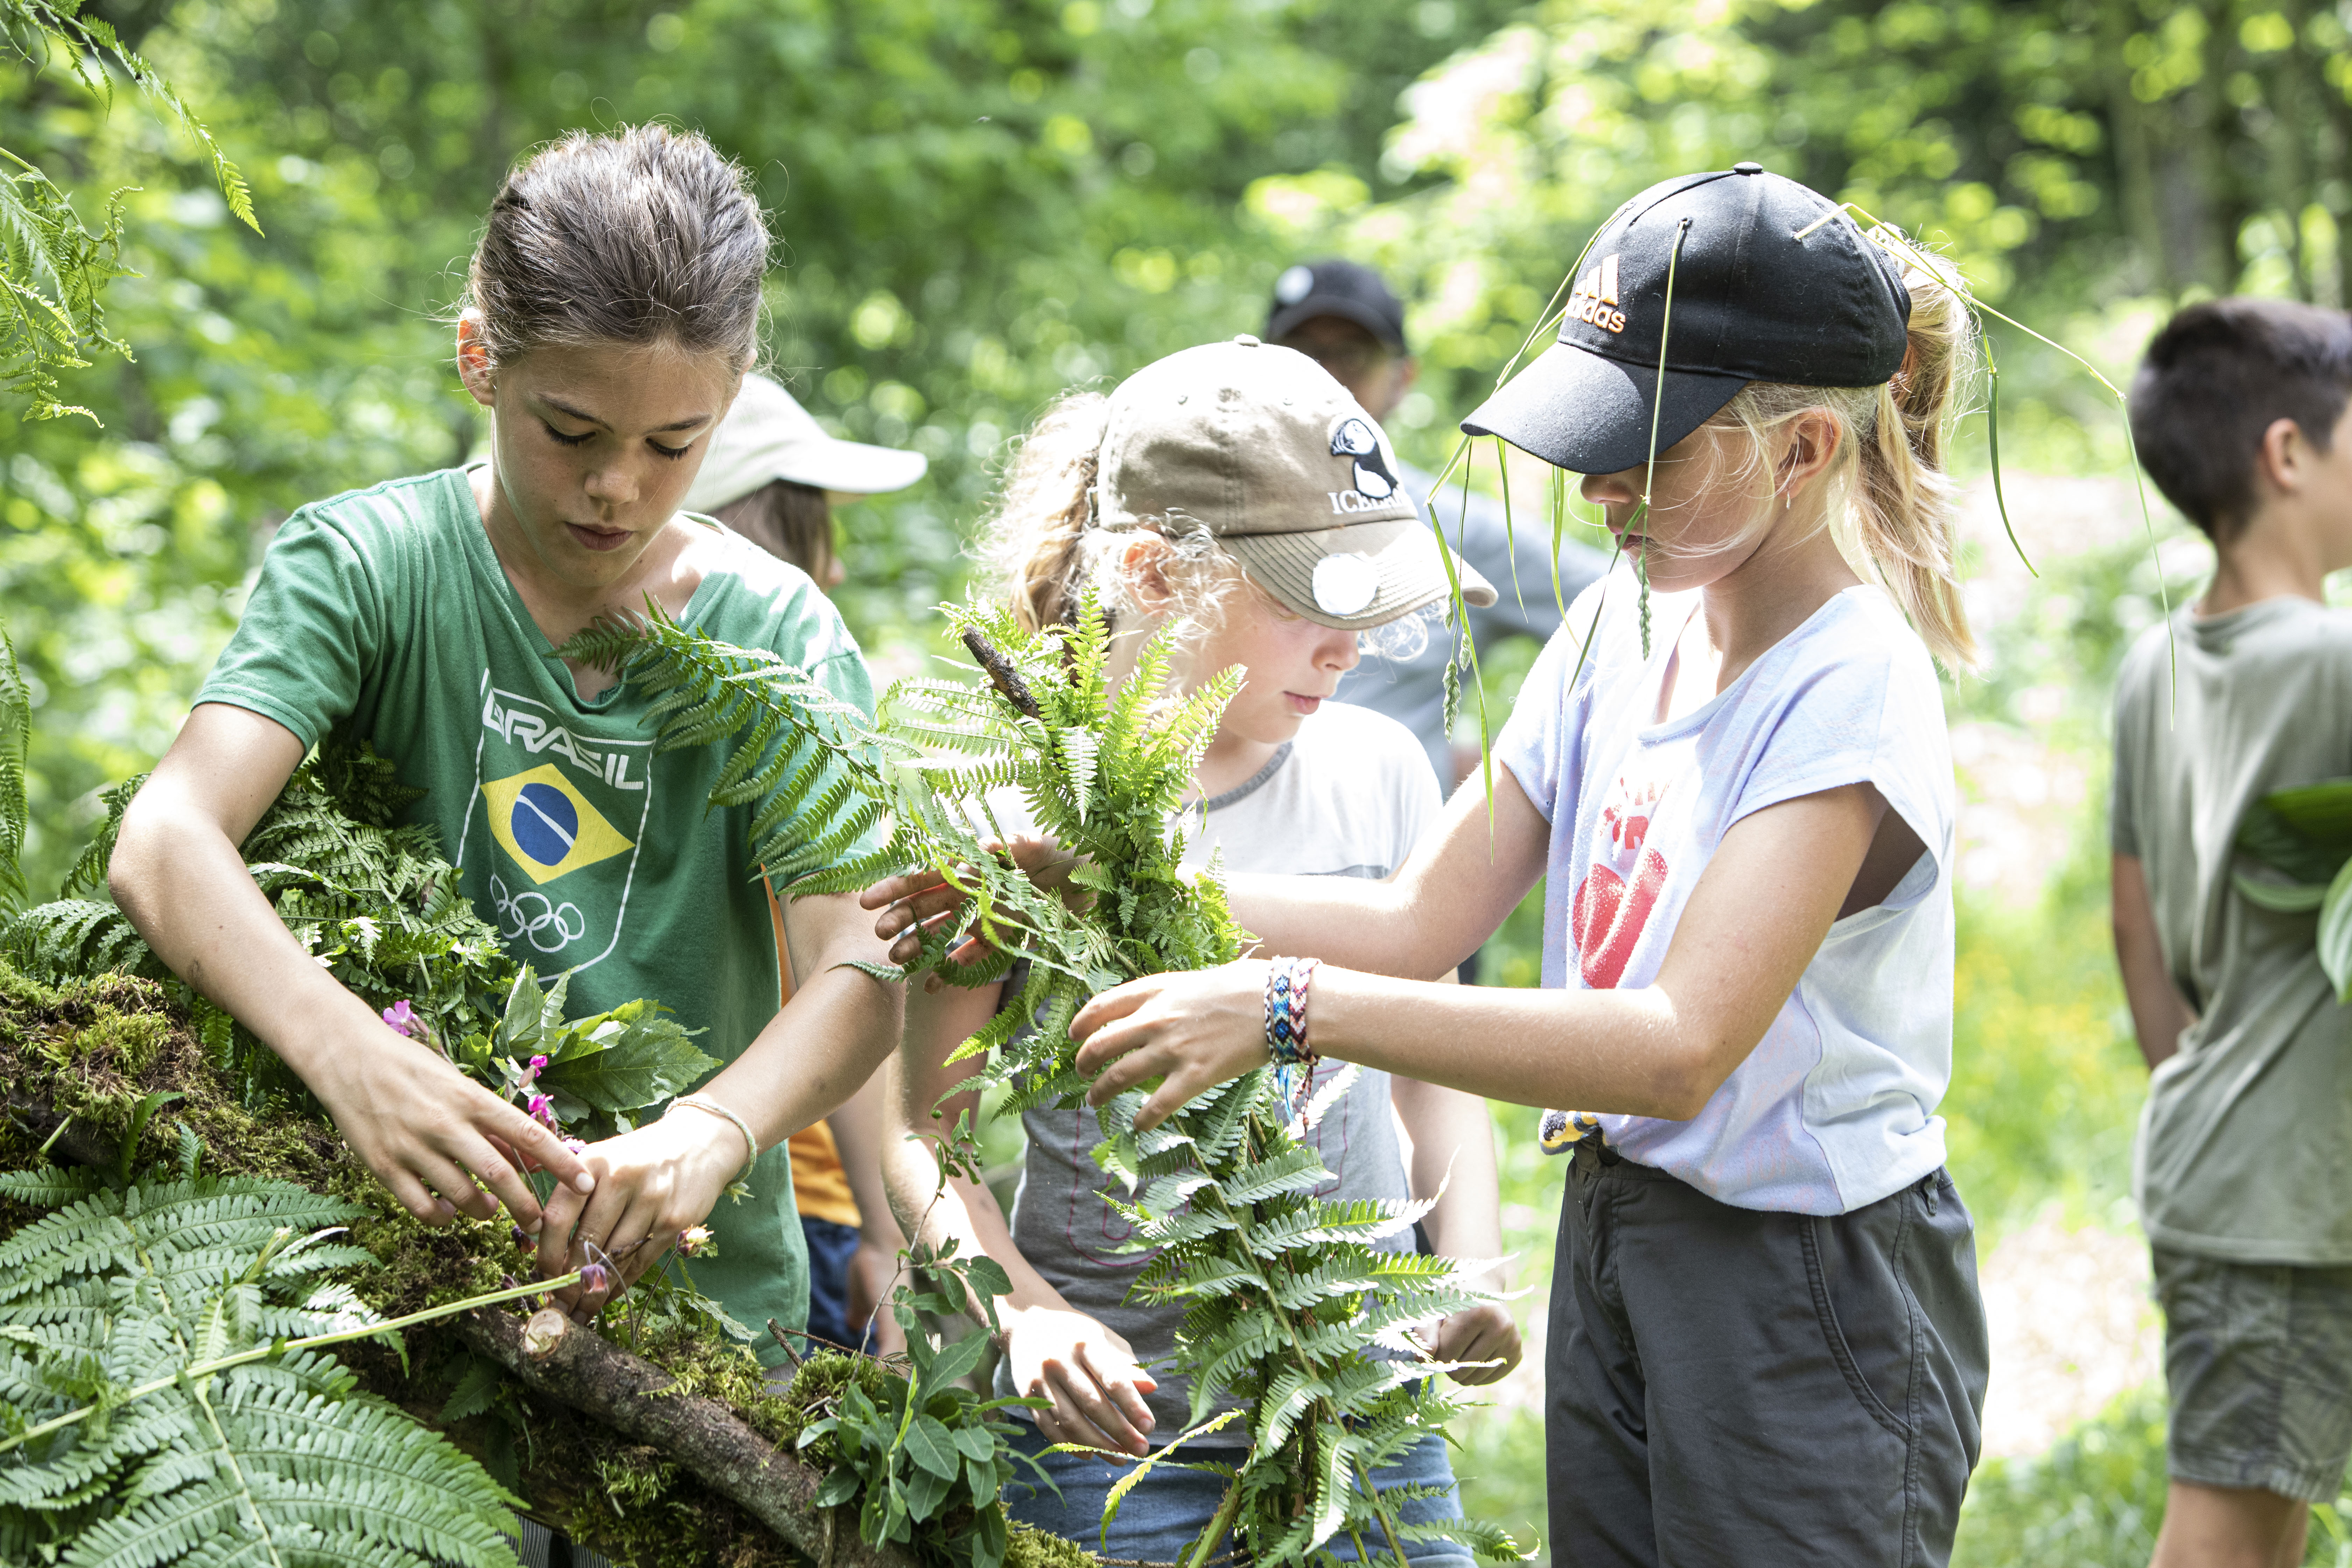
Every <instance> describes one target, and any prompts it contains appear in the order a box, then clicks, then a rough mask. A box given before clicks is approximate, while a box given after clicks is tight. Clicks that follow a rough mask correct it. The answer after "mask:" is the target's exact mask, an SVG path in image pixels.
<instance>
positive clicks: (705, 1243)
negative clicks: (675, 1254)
mask: <svg viewBox="0 0 2352 1568" xmlns="http://www.w3.org/2000/svg"><path fill="white" fill-rule="evenodd" d="M709 1247H710V1227H709V1226H707V1225H690V1226H687V1227H686V1228H685V1229H684V1230H681V1231H679V1232H678V1233H677V1249H678V1250H679V1251H680V1252H683V1253H685V1254H686V1255H687V1256H688V1258H699V1257H701V1256H702V1254H703V1253H704V1252H706V1251H707V1250H709Z"/></svg>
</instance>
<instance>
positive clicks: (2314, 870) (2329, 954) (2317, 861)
mask: <svg viewBox="0 0 2352 1568" xmlns="http://www.w3.org/2000/svg"><path fill="white" fill-rule="evenodd" d="M2237 849H2238V852H2239V853H2240V854H2242V855H2244V856H2246V857H2248V858H2251V859H2253V860H2255V861H2257V862H2259V863H2261V864H2262V865H2264V866H2267V867H2269V868H2271V869H2272V870H2273V871H2277V872H2279V873H2281V874H2282V875H2283V876H2284V877H2285V878H2286V879H2287V880H2285V881H2284V882H2279V881H2273V880H2270V879H2266V878H2260V877H2251V876H2248V875H2247V874H2246V873H2245V872H2243V871H2239V872H2235V873H2233V874H2232V875H2231V879H2230V882H2231V886H2232V887H2234V888H2236V889H2237V890H2238V892H2239V893H2240V895H2241V896H2242V897H2243V898H2244V899H2245V900H2246V901H2247V902H2249V903H2251V904H2253V905H2255V906H2256V907H2257V908H2260V909H2265V910H2271V911H2272V912H2273V913H2275V914H2310V913H2312V912H2314V911H2317V913H2318V915H2319V929H2318V931H2317V941H2318V943H2319V967H2320V968H2321V970H2323V971H2324V972H2325V973H2326V975H2327V978H2328V980H2329V981H2330V982H2331V983H2332V984H2334V985H2335V987H2336V1000H2337V1001H2339V1002H2352V779H2323V780H2321V781H2320V782H2319V783H2317V784H2303V785H2299V786H2297V787H2296V788H2294V789H2283V790H2276V791H2273V793H2271V794H2269V795H2264V796H2263V797H2262V798H2261V799H2260V800H2257V801H2255V802H2254V803H2253V804H2252V805H2250V806H2248V807H2247V808H2246V815H2245V816H2244V817H2243V818H2242V819H2241V820H2240V822H2239V824H2238V837H2237Z"/></svg>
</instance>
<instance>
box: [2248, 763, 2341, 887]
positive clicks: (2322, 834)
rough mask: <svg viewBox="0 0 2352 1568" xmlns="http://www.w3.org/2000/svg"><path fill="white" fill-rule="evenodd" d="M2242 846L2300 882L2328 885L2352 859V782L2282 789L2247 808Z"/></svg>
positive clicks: (2330, 782) (2274, 868)
mask: <svg viewBox="0 0 2352 1568" xmlns="http://www.w3.org/2000/svg"><path fill="white" fill-rule="evenodd" d="M2237 847H2238V849H2239V851H2240V852H2241V853H2242V854H2245V855H2249V856H2252V858H2255V859H2257V860H2260V861H2261V862H2262V863H2263V864H2264V865H2266V866H2268V867H2270V868H2272V869H2273V870H2274V871H2282V872H2284V873H2285V874H2286V875H2287V876H2288V877H2290V878H2292V879H2294V880H2295V881H2298V882H2317V883H2326V882H2327V881H2330V880H2332V879H2334V877H2335V875H2336V869H2337V868H2339V867H2341V866H2342V865H2343V864H2344V862H2345V860H2346V858H2347V857H2352V780H2347V779H2331V780H2328V781H2326V782H2325V783H2322V784H2305V785H2304V786H2302V787H2301V788H2298V789H2289V790H2279V791H2276V792H2274V793H2273V794H2271V795H2264V796H2263V797H2262V798H2261V799H2260V800H2257V801H2256V802H2254V803H2253V804H2252V805H2250V806H2248V807H2247V808H2246V815H2245V816H2244V818H2243V819H2242V820H2241V821H2240V822H2239V824H2238V839H2237Z"/></svg>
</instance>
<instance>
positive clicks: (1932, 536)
mask: <svg viewBox="0 0 2352 1568" xmlns="http://www.w3.org/2000/svg"><path fill="white" fill-rule="evenodd" d="M1903 281H1904V284H1905V286H1906V288H1907V289H1909V290H1910V292H1911V322H1910V344H1909V349H1908V352H1907V353H1905V355H1904V358H1903V368H1902V369H1901V370H1900V371H1898V372H1897V373H1896V374H1895V379H1894V380H1892V381H1890V382H1888V383H1886V384H1884V385H1881V386H1851V387H1848V386H1798V385H1794V384H1789V383H1786V382H1760V381H1759V382H1751V383H1750V384H1748V385H1747V386H1746V387H1744V388H1742V389H1741V390H1740V392H1739V395H1738V396H1736V397H1734V398H1733V399H1732V400H1731V401H1730V402H1729V403H1728V404H1727V405H1725V406H1724V410H1723V412H1722V413H1720V414H1718V415H1717V416H1715V418H1714V420H1712V421H1710V423H1713V424H1718V425H1725V426H1734V427H1737V428H1739V429H1743V430H1745V431H1746V432H1747V433H1748V437H1749V438H1750V441H1751V442H1752V446H1751V447H1750V451H1751V454H1752V457H1753V458H1755V459H1759V460H1760V458H1761V457H1762V454H1763V452H1764V451H1765V449H1766V444H1767V440H1768V438H1769V436H1770V434H1771V432H1772V431H1773V429H1774V428H1775V427H1777V426H1780V425H1781V424H1783V423H1785V422H1786V421H1788V420H1790V419H1791V418H1794V417H1795V416H1798V415H1799V414H1801V413H1804V412H1805V411H1806V410H1808V409H1813V408H1825V409H1828V410H1830V411H1831V412H1832V413H1834V414H1836V415H1837V416H1838V417H1839V419H1840V421H1841V423H1842V424H1843V426H1844V429H1845V435H1844V438H1843V445H1842V447H1841V448H1840V450H1839V453H1838V455H1837V458H1836V461H1835V464H1834V467H1833V468H1832V474H1831V478H1832V483H1834V484H1836V485H1838V486H1839V487H1840V489H1842V490H1843V495H1842V496H1840V497H1836V498H1834V499H1833V500H1832V505H1831V506H1830V508H1829V516H1830V519H1831V522H1830V526H1831V528H1832V531H1834V533H1835V534H1836V537H1837V539H1838V544H1839V547H1840V549H1841V551H1842V552H1843V553H1844V554H1845V556H1846V558H1847V559H1848V561H1849V562H1851V563H1853V567H1854V569H1855V570H1856V571H1857V572H1864V573H1865V574H1875V575H1876V576H1877V578H1878V580H1879V582H1880V584H1882V585H1883V586H1884V587H1885V589H1886V591H1887V593H1888V594H1889V595H1891V596H1892V597H1893V598H1894V600H1895V603H1896V604H1897V605H1901V606H1902V609H1903V613H1904V615H1905V616H1908V617H1909V619H1910V622H1911V626H1912V629H1913V630H1915V631H1916V632H1917V633H1918V634H1919V639H1920V640H1921V641H1922V642H1924V643H1926V644H1927V651H1928V652H1929V653H1932V654H1934V655H1935V656H1936V658H1937V659H1938V660H1940V661H1941V662H1942V663H1943V665H1944V667H1945V668H1948V669H1951V670H1973V669H1975V668H1978V667H1979V666H1980V665H1981V664H1982V663H1983V662H1984V659H1983V655H1982V654H1981V653H1980V652H1979V650H1978V648H1977V642H1976V637H1974V635H1973V634H1971V633H1970V632H1969V620H1968V614H1967V611H1966V609H1965V608H1964V607H1963V605H1962V604H1961V600H1960V580H1959V569H1958V553H1959V548H1958V523H1957V519H1956V518H1955V516H1954V513H1955V510H1956V507H1955V500H1956V489H1957V487H1956V486H1954V484H1953V483H1952V478H1951V475H1950V474H1948V472H1946V471H1945V468H1944V447H1945V438H1946V437H1947V436H1948V434H1949V428H1950V423H1951V416H1952V403H1953V399H1954V394H1955V393H1956V391H1957V390H1958V387H1959V386H1960V385H1961V384H1963V383H1965V382H1966V381H1967V379H1968V377H1969V374H1970V372H1971V371H1972V370H1973V368H1974V363H1975V353H1976V335H1975V331H1974V328H1973V324H1972V322H1971V321H1970V318H1969V310H1968V306H1967V304H1966V303H1965V302H1964V301H1963V300H1961V298H1960V295H1959V293H1958V290H1957V289H1952V288H1949V287H1948V286H1947V285H1946V284H1945V282H1944V281H1943V279H1940V278H1938V277H1937V275H1936V274H1935V273H1933V272H1930V271H1928V270H1927V268H1925V267H1923V266H1920V265H1918V264H1917V262H1916V260H1915V261H1914V263H1913V264H1912V265H1911V266H1909V267H1908V268H1906V271H1905V274H1904V279H1903Z"/></svg>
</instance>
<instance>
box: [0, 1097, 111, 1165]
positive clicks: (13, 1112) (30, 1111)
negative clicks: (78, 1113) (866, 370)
mask: <svg viewBox="0 0 2352 1568" xmlns="http://www.w3.org/2000/svg"><path fill="white" fill-rule="evenodd" d="M7 1099H8V1114H9V1116H10V1117H11V1118H12V1119H13V1120H14V1121H16V1122H17V1123H19V1124H20V1125H22V1126H23V1127H24V1128H25V1130H26V1131H27V1132H28V1133H30V1134H31V1135H32V1136H33V1137H35V1138H38V1139H42V1140H44V1141H46V1140H47V1139H48V1138H50V1137H52V1136H55V1137H56V1139H57V1142H54V1143H51V1144H50V1145H49V1158H50V1159H52V1160H55V1161H56V1162H57V1163H59V1164H61V1165H100V1166H110V1165H112V1164H114V1163H115V1162H116V1161H117V1160H118V1159H120V1158H121V1152H122V1145H121V1143H119V1142H116V1141H115V1140H114V1139H112V1138H110V1137H108V1136H107V1135H106V1134H105V1133H103V1132H100V1131H92V1130H91V1129H89V1128H86V1127H84V1126H82V1125H81V1123H79V1121H71V1120H69V1119H68V1117H66V1116H65V1115H64V1114H63V1113H62V1112H60V1111H59V1110H58V1108H57V1107H56V1106H55V1105H53V1104H51V1103H50V1101H49V1098H48V1096H47V1095H45V1094H41V1093H38V1092H37V1091H34V1090H30V1089H23V1088H21V1087H20V1086H18V1085H16V1084H11V1085H9V1086H8V1089H7ZM60 1122H64V1123H65V1126H64V1128H63V1130H62V1131H60V1130H59V1127H58V1123H60Z"/></svg>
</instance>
